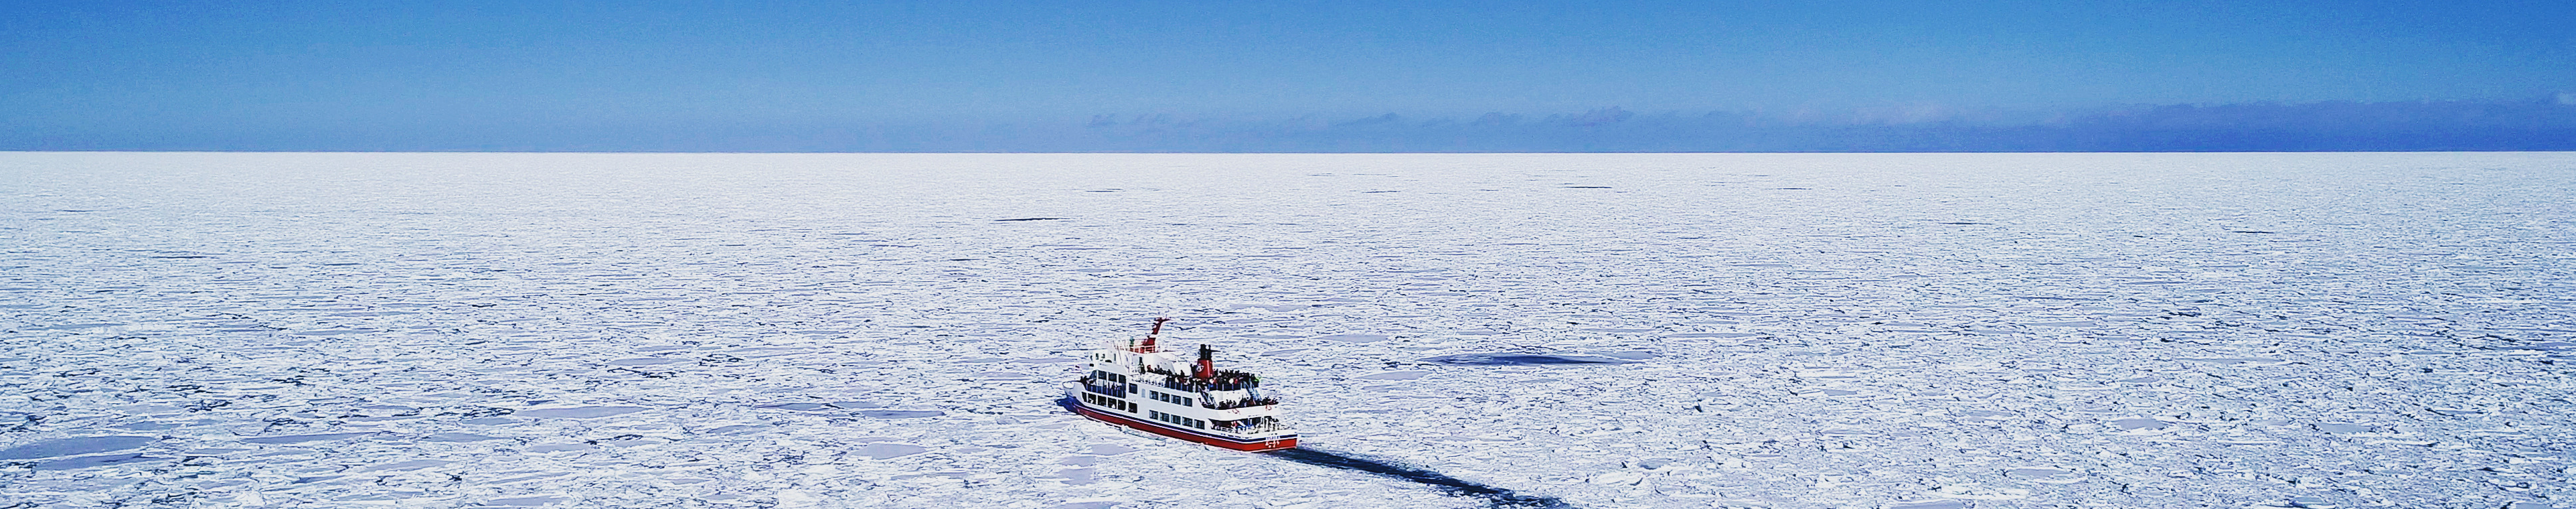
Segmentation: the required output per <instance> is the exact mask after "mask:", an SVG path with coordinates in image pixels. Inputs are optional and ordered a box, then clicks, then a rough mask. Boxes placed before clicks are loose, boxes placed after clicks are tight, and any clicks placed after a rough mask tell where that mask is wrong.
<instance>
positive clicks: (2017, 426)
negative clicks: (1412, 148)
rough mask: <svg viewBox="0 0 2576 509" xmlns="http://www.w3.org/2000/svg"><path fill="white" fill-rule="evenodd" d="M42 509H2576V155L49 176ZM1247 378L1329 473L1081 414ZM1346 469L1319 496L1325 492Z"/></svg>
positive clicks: (214, 158)
mask: <svg viewBox="0 0 2576 509" xmlns="http://www.w3.org/2000/svg"><path fill="white" fill-rule="evenodd" d="M0 182H5V185H0V196H6V200H5V201H0V239H5V241H0V331H5V333H0V387H6V388H8V391H7V393H6V394H5V395H0V500H4V501H7V502H8V503H16V504H23V505H21V506H28V507H88V506H109V505H125V506H174V507H187V506H208V507H211V506H280V507H351V506H396V507H424V506H429V507H436V506H491V507H547V506H552V507H1012V508H1101V507H1122V508H1144V507H1283V508H1290V507H1313V508H1326V507H1477V506H1483V505H1485V504H1487V503H1489V502H1490V501H1489V500H1487V499H1482V498H1477V497H1472V496H1452V495H1453V494H1455V490H1449V491H1444V490H1443V489H1438V487H1437V486H1433V485H1431V484H1428V483H1430V482H1431V481H1423V480H1422V479H1426V478H1428V479H1439V478H1449V479H1453V480H1456V481H1459V482H1462V483H1472V484H1473V485H1481V486H1490V487H1494V488H1498V489H1504V490H1511V491H1514V492H1517V493H1520V494H1523V495H1528V496H1534V497H1552V498H1554V499H1558V500H1562V501H1564V502H1565V503H1567V504H1570V505H1573V506H1578V507H1601V508H1607V507H1777V508H1827V507H1833V508H1917V509H1929V508H1997V507H2309V508H2319V507H2485V508H2492V507H2511V508H2515V509H2538V508H2548V507H2569V508H2576V502H2571V501H2569V499H2570V498H2571V497H2576V490H2571V489H2570V488H2569V484H2568V480H2569V478H2570V477H2571V472H2576V470H2571V469H2576V458H2570V456H2569V455H2570V454H2571V452H2570V447H2571V446H2570V444H2571V441H2570V440H2569V437H2576V426H2571V418H2570V417H2569V415H2570V414H2571V411H2576V409H2571V407H2576V404H2571V403H2569V398H2570V397H2571V396H2576V395H2571V391H2570V388H2571V384H2570V382H2571V380H2570V376H2569V366H2571V365H2576V364H2571V362H2576V353H2571V352H2572V351H2576V350H2571V346H2570V345H2576V323H2571V322H2576V200H2570V199H2568V196H2569V193H2568V190H2569V189H2576V154H2566V153H2523V154H2516V153H2424V154H2046V155H2028V154H2022V155H2016V154H1976V155H1970V154H1952V155H1944V154H1886V155H1813V154H1783V155H1658V154H1627V155H1565V154H1555V155H1551V154H1499V155H1454V154H1452V155H1110V154H1101V155H1035V154H1030V155H792V154H791V155H749V154H192V153H164V154H130V153H6V154H0ZM1155 316H1171V317H1174V318H1176V321H1175V322H1174V329H1175V330H1174V331H1172V332H1171V334H1169V336H1170V337H1172V338H1174V339H1175V340H1176V342H1177V343H1179V344H1183V345H1188V344H1195V343H1199V342H1203V341H1204V342H1213V343H1215V345H1216V346H1217V348H1218V349H1219V350H1220V351H1221V352H1222V353H1221V354H1220V362H1223V363H1225V364H1227V365H1229V366H1237V367H1242V368H1244V369H1247V370H1250V371H1253V372H1256V373H1261V374H1262V375H1263V376H1264V377H1265V378H1267V379H1268V380H1269V381H1270V382H1271V383H1269V384H1267V385H1269V386H1271V387H1270V388H1272V389H1274V391H1275V392H1277V393H1279V394H1280V395H1281V396H1283V399H1285V400H1286V401H1287V404H1288V405H1289V408H1290V409H1291V412H1292V416H1291V417H1292V419H1291V420H1292V422H1293V423H1294V424H1295V425H1297V426H1298V427H1299V428H1300V429H1301V430H1303V431H1304V432H1305V433H1306V436H1305V438H1304V440H1303V442H1304V443H1305V444H1307V445H1309V446H1311V447H1314V448H1316V449H1318V450H1320V451H1330V452H1332V453H1334V454H1341V455H1347V456H1344V457H1349V458H1368V459H1371V460H1375V461H1382V462H1384V463H1385V464H1388V465H1401V466H1403V468H1407V469H1414V470H1407V471H1408V472H1421V473H1423V474H1422V475H1420V476H1417V478H1414V479H1407V478H1405V477H1403V476H1401V475H1377V474H1373V473H1371V472H1368V471H1365V468H1357V467H1353V468H1335V467H1332V466H1331V465H1322V464H1323V463H1330V461H1323V462H1300V461H1287V460H1284V459H1283V458H1280V457H1273V456H1265V455H1256V454H1244V453H1236V452H1230V451H1224V450H1219V449H1214V448H1209V447H1205V446H1198V445H1193V444H1188V443H1182V442H1178V441H1173V440H1165V439H1159V438H1154V437H1149V436H1140V435H1139V434H1135V433H1128V432H1122V431H1121V430H1120V429H1118V428H1114V427H1111V426H1107V425H1103V424H1100V423H1096V422H1092V421H1088V420H1085V419H1082V418H1079V417H1076V416H1074V415H1072V414H1070V413H1068V412H1065V411H1063V409H1062V408H1061V407H1059V406H1058V405H1057V401H1056V399H1057V398H1058V397H1060V396H1061V394H1062V392H1061V388H1060V387H1061V384H1062V383H1063V382H1065V381H1067V380H1070V379H1071V378H1072V377H1073V376H1074V375H1075V373H1074V371H1075V370H1077V369H1078V368H1077V366H1078V365H1079V363H1078V362H1076V358H1077V357H1078V356H1079V355H1080V354H1079V351H1080V350H1081V349H1084V348H1087V347H1089V346H1090V345H1091V344H1092V343H1091V342H1092V341H1095V340H1102V339H1111V338H1122V337H1129V336H1134V335H1138V334H1140V333H1141V332H1142V331H1143V330H1144V327H1145V326H1146V324H1148V323H1149V320H1150V319H1151V318H1153V317H1155ZM1319 465H1322V466H1319Z"/></svg>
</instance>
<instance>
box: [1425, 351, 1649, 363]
mask: <svg viewBox="0 0 2576 509" xmlns="http://www.w3.org/2000/svg"><path fill="white" fill-rule="evenodd" d="M1653 356H1654V354H1653V353H1647V352H1620V353H1618V354H1614V355H1588V354H1544V353H1519V352H1496V353H1462V354H1456V355H1442V356H1439V357H1432V358H1428V359H1423V362H1431V363H1438V364H1448V365H1452V366H1546V365H1565V364H1626V363H1631V362H1637V361H1636V360H1635V359H1643V358H1647V357H1653Z"/></svg>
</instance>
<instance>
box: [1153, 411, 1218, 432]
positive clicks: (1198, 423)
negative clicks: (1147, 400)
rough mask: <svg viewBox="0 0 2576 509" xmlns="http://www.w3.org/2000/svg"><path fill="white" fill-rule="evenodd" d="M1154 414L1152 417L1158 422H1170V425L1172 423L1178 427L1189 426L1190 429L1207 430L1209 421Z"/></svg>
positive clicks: (1159, 413)
mask: <svg viewBox="0 0 2576 509" xmlns="http://www.w3.org/2000/svg"><path fill="white" fill-rule="evenodd" d="M1152 414H1153V415H1152V417H1153V418H1154V420H1157V421H1163V422H1168V423H1172V424H1178V425H1182V426H1189V427H1192V428H1199V429H1207V421H1202V420H1198V419H1191V418H1188V417H1182V416H1178V415H1172V414H1167V413H1162V412H1152Z"/></svg>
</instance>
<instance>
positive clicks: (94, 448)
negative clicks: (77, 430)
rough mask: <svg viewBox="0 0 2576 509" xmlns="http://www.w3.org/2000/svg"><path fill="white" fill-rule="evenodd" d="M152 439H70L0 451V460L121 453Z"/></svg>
mask: <svg viewBox="0 0 2576 509" xmlns="http://www.w3.org/2000/svg"><path fill="white" fill-rule="evenodd" d="M152 440H153V438H152V437H143V436H104V437H72V438H59V439H54V440H47V441H43V442H36V443H32V444H27V445H21V446H17V447H11V448H9V449H7V450H0V460H18V459H35V458H52V457H58V456H73V455H80V454H90V453H100V452H108V451H122V450H126V449H133V448H136V447H142V446H143V444H149V443H152Z"/></svg>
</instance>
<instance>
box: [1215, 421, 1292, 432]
mask: <svg viewBox="0 0 2576 509" xmlns="http://www.w3.org/2000/svg"><path fill="white" fill-rule="evenodd" d="M1208 429H1212V430H1217V431H1222V432H1226V433H1233V434H1237V435H1250V434H1255V433H1269V432H1273V431H1282V430H1288V429H1293V428H1289V427H1288V423H1284V422H1279V421H1270V422H1264V423H1260V424H1254V425H1250V426H1236V427H1232V428H1226V427H1218V426H1209V427H1208Z"/></svg>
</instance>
